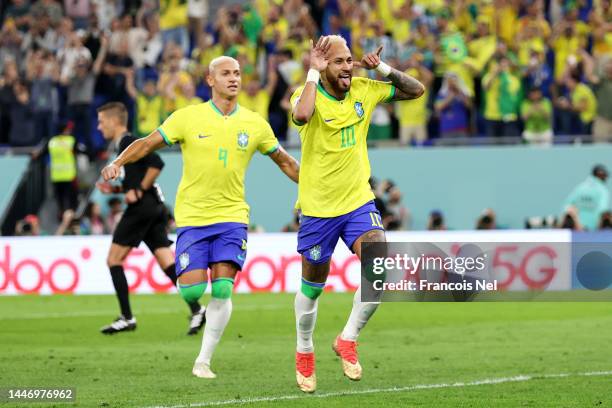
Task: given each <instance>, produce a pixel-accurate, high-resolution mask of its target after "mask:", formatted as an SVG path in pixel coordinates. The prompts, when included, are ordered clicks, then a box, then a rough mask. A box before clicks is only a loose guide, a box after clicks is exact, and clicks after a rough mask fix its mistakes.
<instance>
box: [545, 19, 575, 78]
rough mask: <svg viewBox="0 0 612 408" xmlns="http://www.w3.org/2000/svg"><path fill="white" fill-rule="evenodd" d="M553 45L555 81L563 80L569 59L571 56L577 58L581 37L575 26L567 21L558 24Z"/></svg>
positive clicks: (552, 41)
mask: <svg viewBox="0 0 612 408" xmlns="http://www.w3.org/2000/svg"><path fill="white" fill-rule="evenodd" d="M551 47H552V48H553V50H554V51H555V71H554V76H555V81H557V82H561V81H562V80H563V73H564V72H565V68H566V65H567V62H568V59H569V58H570V57H573V58H574V59H575V58H576V55H577V54H578V50H579V49H580V48H581V43H580V38H579V37H578V35H577V34H576V29H575V27H574V26H573V25H571V24H569V23H567V22H566V21H564V22H561V23H560V24H559V25H558V26H556V27H555V32H554V34H553V37H552V40H551Z"/></svg>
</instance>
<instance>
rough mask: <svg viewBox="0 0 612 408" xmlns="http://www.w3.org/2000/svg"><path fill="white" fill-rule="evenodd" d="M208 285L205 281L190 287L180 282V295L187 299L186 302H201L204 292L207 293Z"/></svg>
mask: <svg viewBox="0 0 612 408" xmlns="http://www.w3.org/2000/svg"><path fill="white" fill-rule="evenodd" d="M206 285H207V282H206V281H204V282H199V283H192V284H188V285H183V284H181V283H180V282H179V284H178V285H177V286H178V290H179V293H180V294H181V297H182V298H183V299H185V302H187V303H194V302H197V301H198V300H200V298H201V297H202V296H203V295H204V292H206Z"/></svg>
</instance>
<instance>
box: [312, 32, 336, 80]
mask: <svg viewBox="0 0 612 408" xmlns="http://www.w3.org/2000/svg"><path fill="white" fill-rule="evenodd" d="M330 47H331V44H330V42H329V38H328V37H326V36H323V37H319V41H317V44H316V45H314V46H313V42H312V40H310V68H312V69H316V70H317V71H319V72H322V71H325V68H327V62H328V61H327V53H328V51H329V48H330Z"/></svg>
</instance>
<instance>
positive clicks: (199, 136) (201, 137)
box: [198, 135, 211, 139]
mask: <svg viewBox="0 0 612 408" xmlns="http://www.w3.org/2000/svg"><path fill="white" fill-rule="evenodd" d="M210 136H211V135H198V139H206V138H207V137H210Z"/></svg>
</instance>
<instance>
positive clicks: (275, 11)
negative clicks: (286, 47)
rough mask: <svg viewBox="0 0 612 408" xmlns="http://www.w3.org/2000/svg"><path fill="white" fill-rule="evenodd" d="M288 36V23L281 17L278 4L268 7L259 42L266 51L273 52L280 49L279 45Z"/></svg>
mask: <svg viewBox="0 0 612 408" xmlns="http://www.w3.org/2000/svg"><path fill="white" fill-rule="evenodd" d="M288 35H289V23H288V22H287V19H286V18H285V17H283V15H282V9H281V7H280V6H279V5H278V4H272V5H270V9H269V10H268V16H267V19H266V24H265V25H264V27H263V30H262V32H261V40H262V41H263V43H264V45H265V46H266V48H267V49H268V51H274V50H275V49H277V47H278V48H282V45H281V44H283V42H284V41H285V39H286V38H287V36H288ZM279 46H280V47H279Z"/></svg>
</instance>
